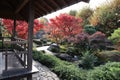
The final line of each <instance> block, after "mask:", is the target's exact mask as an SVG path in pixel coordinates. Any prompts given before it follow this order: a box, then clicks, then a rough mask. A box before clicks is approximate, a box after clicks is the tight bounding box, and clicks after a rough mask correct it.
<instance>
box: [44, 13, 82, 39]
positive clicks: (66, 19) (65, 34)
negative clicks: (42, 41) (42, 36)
mask: <svg viewBox="0 0 120 80" xmlns="http://www.w3.org/2000/svg"><path fill="white" fill-rule="evenodd" d="M81 23H82V19H81V18H76V17H74V16H71V15H69V14H66V13H64V14H60V15H59V16H56V17H55V18H52V19H50V22H49V26H47V27H46V28H47V29H45V30H46V31H47V32H49V33H50V37H52V39H54V40H55V41H56V40H57V41H58V40H63V39H65V38H69V37H71V36H75V35H76V34H78V33H81V32H82V31H83V28H82V26H81Z"/></svg>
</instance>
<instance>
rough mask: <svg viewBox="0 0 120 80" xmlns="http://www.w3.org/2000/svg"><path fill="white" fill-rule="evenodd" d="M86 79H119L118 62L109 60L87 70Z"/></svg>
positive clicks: (119, 65) (119, 69) (119, 68)
mask: <svg viewBox="0 0 120 80" xmlns="http://www.w3.org/2000/svg"><path fill="white" fill-rule="evenodd" d="M87 80H120V63H119V62H109V63H106V64H105V65H101V66H99V67H96V68H95V69H94V70H91V71H90V72H88V77H87Z"/></svg>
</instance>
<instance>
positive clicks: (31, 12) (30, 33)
mask: <svg viewBox="0 0 120 80" xmlns="http://www.w3.org/2000/svg"><path fill="white" fill-rule="evenodd" d="M33 2H34V0H29V18H28V55H27V69H28V70H32V47H33V25H34V4H33Z"/></svg>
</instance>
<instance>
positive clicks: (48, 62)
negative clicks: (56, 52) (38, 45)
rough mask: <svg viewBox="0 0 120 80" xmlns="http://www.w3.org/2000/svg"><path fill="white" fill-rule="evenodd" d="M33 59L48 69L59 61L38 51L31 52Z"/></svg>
mask: <svg viewBox="0 0 120 80" xmlns="http://www.w3.org/2000/svg"><path fill="white" fill-rule="evenodd" d="M33 58H34V59H35V60H37V61H39V62H40V63H42V64H44V65H45V66H47V67H49V68H51V67H54V66H55V65H59V64H60V60H59V59H58V58H56V57H55V56H52V55H46V54H44V53H42V52H38V51H33Z"/></svg>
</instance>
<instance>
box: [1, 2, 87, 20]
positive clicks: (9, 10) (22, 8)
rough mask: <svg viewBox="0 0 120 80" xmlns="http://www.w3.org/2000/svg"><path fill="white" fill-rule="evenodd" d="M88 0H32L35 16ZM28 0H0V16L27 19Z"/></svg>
mask: <svg viewBox="0 0 120 80" xmlns="http://www.w3.org/2000/svg"><path fill="white" fill-rule="evenodd" d="M80 1H84V2H88V1H89V0H34V4H33V5H34V8H35V16H34V17H35V18H38V17H41V16H43V15H46V14H48V13H52V12H54V11H56V10H59V9H62V8H64V7H67V6H70V5H72V4H75V3H78V2H80ZM28 3H29V0H0V18H8V19H14V17H15V15H16V19H17V20H28Z"/></svg>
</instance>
